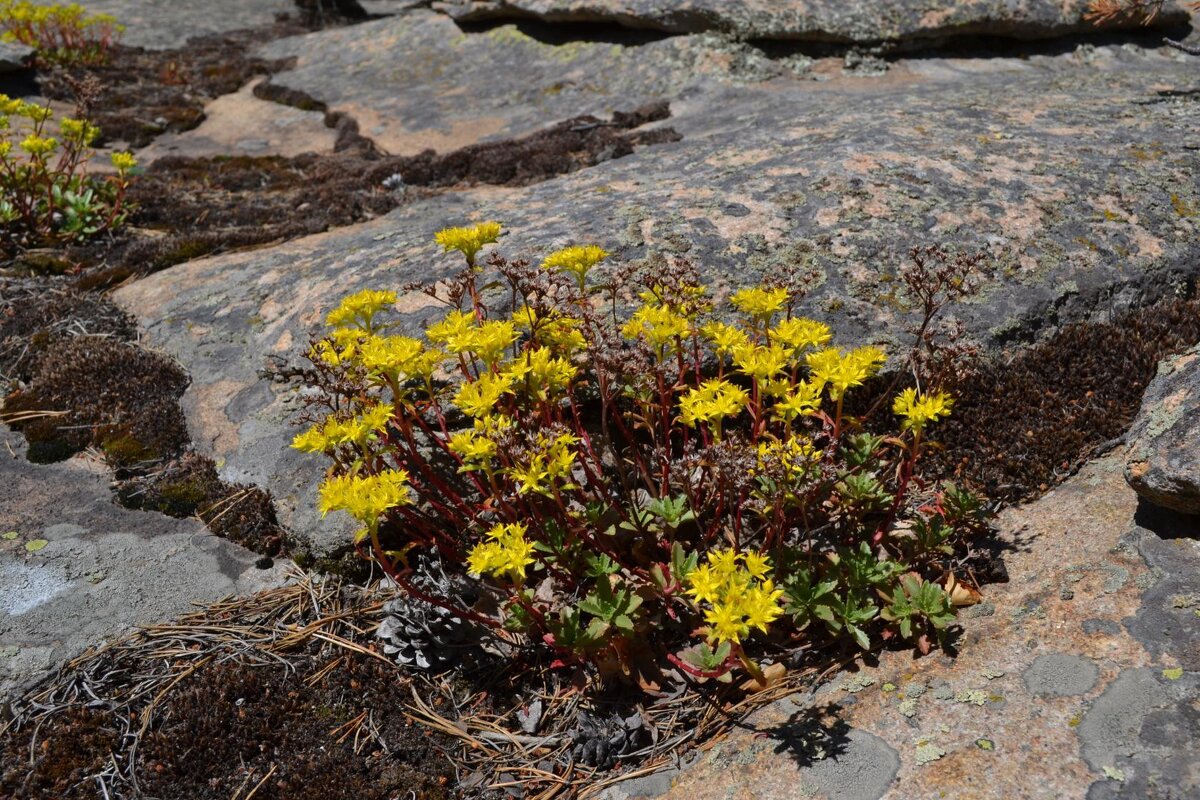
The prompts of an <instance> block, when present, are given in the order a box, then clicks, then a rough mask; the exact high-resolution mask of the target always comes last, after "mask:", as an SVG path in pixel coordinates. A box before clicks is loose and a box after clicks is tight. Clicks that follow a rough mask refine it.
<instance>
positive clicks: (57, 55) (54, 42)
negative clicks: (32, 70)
mask: <svg viewBox="0 0 1200 800" xmlns="http://www.w3.org/2000/svg"><path fill="white" fill-rule="evenodd" d="M0 30H2V31H3V34H0V39H2V40H3V41H9V42H20V43H21V44H24V45H28V46H30V47H32V48H34V50H35V51H36V54H35V56H34V58H35V59H36V60H37V62H38V65H39V66H49V65H53V64H59V65H72V64H81V65H96V64H103V63H105V62H107V61H108V59H109V55H110V53H111V51H112V47H113V45H114V44H116V41H117V39H118V38H119V37H120V35H121V33H122V32H123V31H124V30H125V28H124V26H122V25H119V24H117V20H116V17H113V16H112V15H111V14H89V13H88V12H87V10H86V9H85V8H84V7H83V6H81V5H79V4H78V3H70V4H67V5H63V4H62V3H53V4H50V5H42V4H39V3H31V2H29V0H0Z"/></svg>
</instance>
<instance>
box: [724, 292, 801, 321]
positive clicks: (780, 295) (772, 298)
mask: <svg viewBox="0 0 1200 800" xmlns="http://www.w3.org/2000/svg"><path fill="white" fill-rule="evenodd" d="M729 301H730V302H731V303H733V305H734V306H735V307H736V308H737V309H738V311H741V312H742V313H743V314H749V315H750V316H752V317H755V318H757V319H766V318H768V317H770V316H771V315H772V314H774V313H776V312H778V311H782V310H783V307H784V306H785V305H787V301H788V291H787V289H768V288H766V287H761V286H760V287H753V288H748V289H741V290H739V291H737V292H734V293H733V296H732V297H730V298H729Z"/></svg>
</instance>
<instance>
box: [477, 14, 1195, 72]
mask: <svg viewBox="0 0 1200 800" xmlns="http://www.w3.org/2000/svg"><path fill="white" fill-rule="evenodd" d="M455 22H456V24H457V25H458V27H459V28H460V29H461V30H462V31H463V32H464V33H486V32H488V31H491V30H494V29H495V28H499V27H502V26H505V25H514V26H516V28H517V29H518V30H519V31H521V33H523V34H525V35H526V36H528V37H530V38H531V39H535V40H537V41H539V42H542V43H543V44H549V45H563V44H568V43H575V42H582V43H597V44H618V45H622V46H626V47H637V46H641V45H645V44H649V43H651V42H657V41H662V40H664V39H669V38H672V37H677V36H689V35H695V34H716V35H720V36H725V37H728V38H729V39H730V40H731V41H737V42H742V43H745V44H747V45H750V46H751V47H754V48H756V49H758V50H759V51H761V52H762V53H763V54H764V55H765V56H766V57H767V58H770V59H786V58H793V57H796V56H805V57H809V58H826V57H836V58H843V57H845V56H846V55H847V54H849V53H852V52H858V51H869V52H871V53H874V54H877V55H880V56H882V57H885V58H889V59H893V60H894V59H899V58H941V57H953V58H979V59H988V58H1030V57H1033V56H1054V55H1063V54H1068V53H1071V52H1073V51H1075V50H1076V49H1078V48H1079V47H1080V46H1083V45H1092V46H1097V47H1100V46H1105V45H1123V44H1136V45H1140V46H1142V47H1146V48H1158V47H1165V45H1164V43H1163V38H1164V36H1166V37H1169V38H1172V39H1176V40H1180V39H1184V38H1186V37H1187V36H1188V35H1189V34H1191V33H1192V27H1191V25H1190V24H1188V23H1186V22H1184V23H1180V24H1172V25H1168V26H1166V27H1155V26H1146V25H1130V26H1129V27H1125V28H1120V29H1110V30H1100V31H1094V32H1071V33H1063V34H1061V35H1057V36H1054V35H1051V36H1046V35H1045V34H1044V29H1043V28H1041V27H1035V26H1029V27H1019V26H1016V27H1013V28H1012V29H1010V30H1007V31H1005V32H1003V33H997V32H995V28H996V26H995V25H990V24H986V23H980V24H975V25H969V26H963V27H961V28H957V29H946V30H944V31H939V32H931V33H930V34H929V35H922V36H913V37H910V38H906V39H901V40H889V39H878V40H865V39H864V40H853V39H849V38H847V37H840V36H834V35H824V34H822V33H820V32H815V31H814V32H806V33H800V34H795V35H792V36H788V35H783V34H781V35H777V36H754V35H746V34H745V33H742V32H739V31H737V30H734V29H732V28H731V27H730V26H729V25H728V24H727V23H725V22H724V21H723V20H721V19H719V18H718V17H715V16H712V15H709V14H705V13H704V12H702V11H678V12H676V14H674V15H672V16H669V17H665V18H663V19H661V20H656V19H652V18H647V17H634V16H631V15H625V14H619V13H613V14H602V13H593V14H587V13H586V12H580V13H571V14H563V15H555V14H536V13H533V12H529V11H525V10H523V9H519V8H514V7H511V6H504V7H503V8H492V9H488V10H482V11H479V12H476V13H475V14H468V15H465V16H459V17H458V18H457V19H456V20H455Z"/></svg>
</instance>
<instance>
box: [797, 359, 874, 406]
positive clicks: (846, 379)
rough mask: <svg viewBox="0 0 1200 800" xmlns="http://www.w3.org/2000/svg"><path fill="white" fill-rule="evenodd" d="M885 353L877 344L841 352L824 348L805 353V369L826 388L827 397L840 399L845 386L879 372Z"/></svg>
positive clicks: (859, 382) (852, 384)
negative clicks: (827, 389) (806, 366)
mask: <svg viewBox="0 0 1200 800" xmlns="http://www.w3.org/2000/svg"><path fill="white" fill-rule="evenodd" d="M886 360H887V354H886V353H884V352H883V351H882V350H880V349H879V348H878V347H871V346H867V347H859V348H856V349H854V350H851V351H850V352H848V353H843V352H842V351H841V350H840V349H838V348H836V347H828V348H825V349H824V350H818V351H817V352H815V353H809V354H808V357H807V361H808V368H809V370H811V379H812V381H813V382H814V383H817V384H820V385H822V386H826V385H827V386H828V387H829V396H830V397H831V398H833V399H834V400H840V399H841V398H842V396H843V395H844V394H845V393H846V390H847V389H851V388H853V387H855V386H861V385H862V384H863V382H864V381H865V380H867V378H870V377H871V376H872V375H874V374H875V373H877V372H879V368H880V367H882V366H883V362H884V361H886Z"/></svg>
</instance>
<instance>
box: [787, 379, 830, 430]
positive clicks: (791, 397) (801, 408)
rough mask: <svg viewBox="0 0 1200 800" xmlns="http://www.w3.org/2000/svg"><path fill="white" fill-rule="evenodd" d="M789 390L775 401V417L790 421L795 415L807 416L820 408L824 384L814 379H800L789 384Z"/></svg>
mask: <svg viewBox="0 0 1200 800" xmlns="http://www.w3.org/2000/svg"><path fill="white" fill-rule="evenodd" d="M789 388H790V390H791V391H788V392H786V393H785V394H784V395H783V399H781V400H779V401H778V402H776V403H775V417H776V418H777V419H781V420H783V421H784V422H791V421H792V420H794V419H795V418H796V417H807V416H810V415H812V414H815V413H817V412H818V411H820V410H821V392H822V390H823V389H824V388H825V387H824V384H821V383H816V382H815V381H808V380H805V381H800V382H798V383H796V384H794V385H792V384H789Z"/></svg>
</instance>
